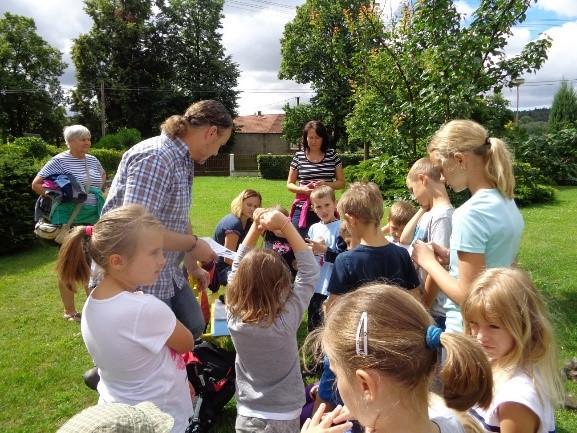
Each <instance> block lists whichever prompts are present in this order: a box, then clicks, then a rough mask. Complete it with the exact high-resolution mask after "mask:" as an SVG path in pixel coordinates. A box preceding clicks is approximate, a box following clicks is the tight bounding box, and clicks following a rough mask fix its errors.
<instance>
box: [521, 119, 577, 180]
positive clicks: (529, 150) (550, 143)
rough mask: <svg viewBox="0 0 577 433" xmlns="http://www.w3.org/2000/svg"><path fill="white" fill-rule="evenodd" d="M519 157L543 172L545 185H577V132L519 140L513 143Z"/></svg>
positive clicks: (535, 136)
mask: <svg viewBox="0 0 577 433" xmlns="http://www.w3.org/2000/svg"><path fill="white" fill-rule="evenodd" d="M511 144H512V146H513V148H514V149H515V155H516V157H517V158H518V159H519V160H521V161H524V162H528V163H529V164H531V165H532V166H533V167H536V168H538V169H540V170H541V173H542V174H543V175H544V176H545V177H546V178H548V181H547V182H545V183H556V184H558V185H577V129H575V128H567V129H562V130H560V131H558V132H555V133H550V134H545V135H532V136H529V137H527V138H524V137H518V138H517V139H515V140H513V142H512V143H511Z"/></svg>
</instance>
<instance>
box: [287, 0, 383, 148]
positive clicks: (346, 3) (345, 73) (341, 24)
mask: <svg viewBox="0 0 577 433" xmlns="http://www.w3.org/2000/svg"><path fill="white" fill-rule="evenodd" d="M372 3H373V2H372V1H368V0H333V1H326V0H307V1H306V2H305V3H304V4H303V5H302V6H300V7H298V8H297V13H296V16H295V18H294V20H293V21H291V22H289V23H288V24H287V25H286V26H285V29H284V33H283V37H282V39H281V55H282V57H281V66H280V71H279V78H282V79H292V80H295V81H297V82H299V83H309V84H310V85H311V86H312V87H313V88H314V89H315V90H316V92H317V95H316V96H315V97H314V98H313V105H315V106H318V107H319V109H321V110H325V111H327V112H329V113H331V119H332V125H327V126H328V127H330V128H331V129H332V131H333V136H334V140H335V142H337V143H338V144H339V145H341V144H346V141H347V133H346V130H345V118H346V116H347V115H348V114H349V113H350V110H351V96H352V90H353V89H352V82H353V81H354V80H355V76H356V74H357V72H358V71H357V68H356V65H355V63H354V62H353V58H354V54H355V53H356V52H358V51H359V50H361V49H362V48H363V47H364V46H365V45H366V44H367V43H368V41H369V39H370V35H371V33H372V32H373V29H372V28H370V29H360V28H357V27H355V26H351V25H350V21H355V20H357V18H358V17H359V16H361V15H362V14H364V12H363V11H364V10H365V9H368V8H371V7H372ZM367 30H368V31H367ZM341 142H342V143H341Z"/></svg>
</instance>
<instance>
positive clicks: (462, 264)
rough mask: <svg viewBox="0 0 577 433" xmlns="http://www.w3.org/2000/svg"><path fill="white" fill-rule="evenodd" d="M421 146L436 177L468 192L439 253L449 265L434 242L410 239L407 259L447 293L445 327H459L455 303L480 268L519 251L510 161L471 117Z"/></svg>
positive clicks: (519, 220) (506, 261) (509, 259)
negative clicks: (437, 172)
mask: <svg viewBox="0 0 577 433" xmlns="http://www.w3.org/2000/svg"><path fill="white" fill-rule="evenodd" d="M427 150H428V152H429V157H430V158H431V161H433V163H434V164H435V165H437V166H438V167H440V169H441V172H442V177H441V179H442V180H444V181H445V182H446V183H447V184H448V185H449V186H450V187H451V188H452V189H453V190H454V191H457V192H459V191H463V190H465V189H467V190H469V191H470V192H471V198H470V199H469V200H467V201H466V202H465V203H464V204H463V205H462V206H460V207H459V208H458V209H456V210H455V212H454V214H453V220H452V226H453V231H452V233H451V240H450V248H449V250H450V255H449V254H447V252H446V250H445V251H444V252H442V253H441V255H443V256H444V255H449V260H448V264H449V271H447V270H446V269H445V267H444V266H443V265H442V264H441V263H439V257H438V255H439V252H440V251H441V250H443V249H442V248H439V246H437V245H433V248H430V246H428V245H426V244H425V243H423V242H416V243H415V244H414V248H413V260H414V261H415V262H416V263H417V264H418V265H419V266H421V267H422V268H423V269H424V270H425V271H426V272H427V273H428V274H429V275H430V276H431V278H432V279H433V280H434V281H435V283H437V285H438V286H439V288H440V289H441V290H442V291H443V292H444V293H445V294H446V295H447V297H448V299H447V301H446V302H445V305H444V308H445V310H446V316H447V321H446V326H447V331H452V332H462V330H463V321H462V317H461V313H460V305H461V304H462V303H463V300H464V299H465V297H466V296H467V293H468V291H469V287H470V286H471V283H472V282H473V281H474V280H475V278H476V277H477V276H478V275H479V274H480V273H481V272H482V271H483V270H484V269H487V268H495V267H509V266H511V265H512V264H513V263H514V262H515V260H516V257H517V253H518V251H519V244H520V241H521V234H522V233H523V227H524V223H523V217H522V216H521V213H520V212H519V209H517V206H516V204H515V201H514V200H513V189H514V187H515V178H514V176H513V164H512V161H511V154H510V153H509V151H508V150H507V146H506V145H505V143H504V142H503V141H501V140H500V139H498V138H495V137H489V135H488V133H487V130H486V129H485V128H483V127H482V126H481V125H479V124H478V123H475V122H473V121H471V120H453V121H451V122H449V123H447V124H445V125H443V126H442V127H441V128H440V129H439V130H438V131H437V133H436V134H435V135H434V136H433V138H432V139H431V142H430V143H429V146H428V149H427ZM436 254H437V257H436V256H435V255H436ZM443 258H444V257H443Z"/></svg>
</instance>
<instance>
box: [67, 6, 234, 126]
mask: <svg viewBox="0 0 577 433" xmlns="http://www.w3.org/2000/svg"><path fill="white" fill-rule="evenodd" d="M85 4H86V8H85V9H86V12H87V14H88V15H90V16H91V17H92V20H93V22H94V25H93V27H92V29H91V30H90V32H89V33H87V34H84V35H81V36H79V37H78V38H77V39H76V40H75V43H74V46H73V50H72V58H73V60H74V63H75V65H76V69H77V83H78V85H77V89H76V91H75V92H74V94H73V107H74V108H75V110H76V111H78V112H79V113H80V116H81V118H83V119H85V121H86V122H87V123H90V125H92V127H96V125H98V123H99V122H100V120H99V119H100V116H101V114H102V113H101V112H100V111H101V107H102V93H104V105H105V114H106V122H107V126H108V128H109V129H110V130H111V131H118V130H119V129H121V128H137V129H138V130H140V131H141V132H142V135H143V136H144V137H149V136H152V135H155V134H156V133H157V132H158V126H159V125H160V123H161V122H162V121H163V120H164V119H165V118H166V117H168V116H169V115H172V114H175V113H181V112H183V111H184V110H185V109H186V107H188V106H189V105H190V104H191V103H192V102H194V101H196V100H200V99H208V98H215V99H219V100H221V101H222V102H223V103H224V104H225V106H226V107H227V108H228V109H229V110H230V111H231V112H233V113H234V111H235V109H236V95H237V92H236V91H235V90H234V89H233V88H234V87H235V86H236V83H237V78H238V75H239V73H238V69H237V66H236V64H234V63H233V62H232V61H231V59H230V57H228V56H225V55H224V49H223V47H222V44H221V42H220V40H221V35H220V33H219V32H218V30H219V29H220V20H221V18H222V5H223V3H222V0H218V1H210V0H170V1H168V2H164V1H159V0H85ZM153 6H155V7H156V8H158V12H157V13H153V9H152V7H153ZM101 86H102V87H104V92H102V91H101ZM99 130H100V128H98V131H99Z"/></svg>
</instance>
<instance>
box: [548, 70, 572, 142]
mask: <svg viewBox="0 0 577 433" xmlns="http://www.w3.org/2000/svg"><path fill="white" fill-rule="evenodd" d="M571 126H577V94H576V93H575V90H573V87H572V86H571V85H570V84H569V83H567V81H563V82H562V83H561V87H560V88H559V90H558V91H557V93H555V97H554V98H553V105H552V106H551V111H550V113H549V130H550V131H551V132H556V131H559V130H561V129H564V128H566V127H571Z"/></svg>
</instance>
